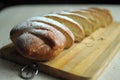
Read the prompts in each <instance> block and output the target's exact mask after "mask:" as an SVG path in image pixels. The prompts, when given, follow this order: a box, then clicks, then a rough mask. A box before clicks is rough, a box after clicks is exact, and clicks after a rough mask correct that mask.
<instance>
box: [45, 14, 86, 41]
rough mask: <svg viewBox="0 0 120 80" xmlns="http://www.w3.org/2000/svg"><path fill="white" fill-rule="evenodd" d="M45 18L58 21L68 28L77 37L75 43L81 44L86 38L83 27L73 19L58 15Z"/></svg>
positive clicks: (48, 15)
mask: <svg viewBox="0 0 120 80" xmlns="http://www.w3.org/2000/svg"><path fill="white" fill-rule="evenodd" d="M45 17H47V18H50V19H53V20H56V21H58V22H60V23H62V24H64V25H65V26H66V27H68V28H69V29H70V30H71V31H72V33H73V35H74V36H75V42H80V41H81V40H82V39H83V38H84V37H85V33H84V30H83V28H82V26H81V25H79V24H78V23H77V22H75V21H74V20H72V19H71V18H68V17H65V16H62V15H58V14H47V15H45Z"/></svg>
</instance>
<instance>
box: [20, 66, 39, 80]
mask: <svg viewBox="0 0 120 80" xmlns="http://www.w3.org/2000/svg"><path fill="white" fill-rule="evenodd" d="M37 74H38V67H37V65H36V64H30V65H25V66H24V67H23V68H21V70H20V77H21V78H23V79H25V80H28V79H33V78H34V76H35V75H37Z"/></svg>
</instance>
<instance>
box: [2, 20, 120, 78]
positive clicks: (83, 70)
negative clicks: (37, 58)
mask: <svg viewBox="0 0 120 80" xmlns="http://www.w3.org/2000/svg"><path fill="white" fill-rule="evenodd" d="M118 50H120V23H117V22H114V23H113V24H111V25H110V26H108V27H106V28H100V29H98V30H96V31H95V32H93V34H91V35H90V36H89V37H86V38H85V39H84V40H83V41H82V42H81V43H75V44H74V45H73V47H71V48H70V49H65V50H64V51H63V52H61V53H60V54H59V55H58V56H57V57H56V58H55V59H53V60H51V61H48V62H36V63H37V64H38V66H39V70H40V71H42V72H45V73H48V74H50V75H52V76H55V77H60V78H64V79H68V80H96V79H97V78H98V77H99V76H100V74H101V73H102V72H103V71H104V69H105V68H106V67H107V65H108V64H109V62H110V61H111V60H112V58H113V57H114V55H115V54H116V53H117V51H118ZM0 56H2V57H3V58H4V59H7V60H9V61H13V62H15V63H18V64H21V65H25V64H29V63H31V61H30V60H28V59H26V58H24V57H22V56H20V55H19V54H18V52H17V51H16V49H15V46H14V45H13V44H12V43H11V44H8V45H6V46H5V47H3V48H1V49H0Z"/></svg>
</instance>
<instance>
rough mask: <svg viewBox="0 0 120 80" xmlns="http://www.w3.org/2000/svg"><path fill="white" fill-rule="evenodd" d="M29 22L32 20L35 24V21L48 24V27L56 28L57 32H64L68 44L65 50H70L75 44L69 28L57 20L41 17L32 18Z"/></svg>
mask: <svg viewBox="0 0 120 80" xmlns="http://www.w3.org/2000/svg"><path fill="white" fill-rule="evenodd" d="M28 20H30V21H32V22H34V21H35V22H42V23H45V24H48V25H50V26H52V27H54V28H56V29H57V30H59V31H60V32H62V33H63V34H64V36H65V37H66V40H67V42H66V47H65V48H70V47H71V46H72V45H73V43H74V35H73V33H72V32H71V31H70V30H69V29H68V28H67V27H65V26H64V25H63V24H61V23H59V22H58V21H55V20H53V19H50V18H47V17H41V16H36V17H32V18H30V19H28Z"/></svg>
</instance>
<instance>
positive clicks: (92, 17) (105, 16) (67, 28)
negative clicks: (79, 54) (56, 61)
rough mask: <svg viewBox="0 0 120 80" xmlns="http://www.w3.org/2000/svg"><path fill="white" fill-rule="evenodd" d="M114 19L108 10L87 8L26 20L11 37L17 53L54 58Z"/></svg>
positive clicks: (46, 58) (11, 32)
mask: <svg viewBox="0 0 120 80" xmlns="http://www.w3.org/2000/svg"><path fill="white" fill-rule="evenodd" d="M112 22H113V18H112V15H111V13H110V11H109V10H107V9H100V8H88V9H82V10H81V9H78V10H72V11H62V12H59V13H52V14H46V15H44V16H36V17H32V18H29V19H27V20H26V21H23V22H22V23H20V24H18V25H16V26H15V27H13V29H12V30H11V31H10V39H11V40H12V42H13V43H14V45H15V46H16V49H17V50H18V52H19V53H20V54H21V55H22V56H24V57H26V58H28V59H31V60H34V61H48V60H51V59H53V58H55V57H56V56H57V55H58V54H59V53H60V52H61V51H63V50H64V49H65V48H66V49H67V48H70V47H72V45H73V44H74V42H80V41H82V40H83V39H84V37H86V36H88V35H90V34H91V33H93V32H94V31H95V30H96V29H99V28H100V27H106V26H108V25H110V24H111V23H112Z"/></svg>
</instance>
